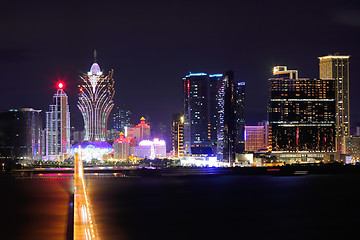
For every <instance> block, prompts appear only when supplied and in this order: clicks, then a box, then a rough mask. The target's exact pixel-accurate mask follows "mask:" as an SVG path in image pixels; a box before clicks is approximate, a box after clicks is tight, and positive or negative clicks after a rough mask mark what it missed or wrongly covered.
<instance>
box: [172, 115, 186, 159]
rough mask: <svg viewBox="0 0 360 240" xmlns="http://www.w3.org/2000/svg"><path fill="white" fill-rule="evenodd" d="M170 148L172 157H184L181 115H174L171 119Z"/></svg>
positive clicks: (182, 119)
mask: <svg viewBox="0 0 360 240" xmlns="http://www.w3.org/2000/svg"><path fill="white" fill-rule="evenodd" d="M172 148H173V156H174V157H177V158H181V157H183V156H184V117H183V116H182V114H181V113H174V114H173V118H172Z"/></svg>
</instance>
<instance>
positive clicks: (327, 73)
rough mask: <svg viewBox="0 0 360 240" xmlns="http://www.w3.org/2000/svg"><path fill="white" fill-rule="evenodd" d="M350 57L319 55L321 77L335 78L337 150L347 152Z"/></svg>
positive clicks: (326, 78) (324, 78)
mask: <svg viewBox="0 0 360 240" xmlns="http://www.w3.org/2000/svg"><path fill="white" fill-rule="evenodd" d="M349 58H350V56H343V55H339V54H334V55H328V56H324V57H319V61H320V62H319V72H320V79H323V80H330V79H333V80H335V120H336V128H335V134H336V138H335V141H336V151H339V152H340V153H342V154H346V137H348V136H349V135H350V107H349Z"/></svg>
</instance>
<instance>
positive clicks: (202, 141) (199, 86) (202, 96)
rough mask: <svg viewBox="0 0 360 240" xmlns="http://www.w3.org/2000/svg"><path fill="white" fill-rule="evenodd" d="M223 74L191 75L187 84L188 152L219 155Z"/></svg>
mask: <svg viewBox="0 0 360 240" xmlns="http://www.w3.org/2000/svg"><path fill="white" fill-rule="evenodd" d="M221 77H222V74H209V75H208V74H207V73H190V74H188V75H186V76H185V77H184V78H183V83H184V153H185V154H215V152H216V146H217V130H216V126H217V118H218V100H217V92H218V89H217V88H218V82H219V79H220V78H221Z"/></svg>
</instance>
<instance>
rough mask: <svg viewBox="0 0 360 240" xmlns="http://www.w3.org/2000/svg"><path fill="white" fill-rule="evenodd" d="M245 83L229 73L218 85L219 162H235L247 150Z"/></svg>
mask: <svg viewBox="0 0 360 240" xmlns="http://www.w3.org/2000/svg"><path fill="white" fill-rule="evenodd" d="M244 102H245V82H238V81H235V79H234V73H233V72H232V71H228V72H226V73H225V74H224V76H223V77H222V78H221V79H220V81H219V84H218V106H219V108H218V123H217V134H218V135H217V136H218V137H217V139H218V142H217V156H218V159H219V160H224V161H227V162H230V163H231V162H234V161H235V159H236V155H237V154H241V153H243V152H244V150H245V138H244V131H245V119H244Z"/></svg>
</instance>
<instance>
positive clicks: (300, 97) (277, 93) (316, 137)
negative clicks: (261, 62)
mask: <svg viewBox="0 0 360 240" xmlns="http://www.w3.org/2000/svg"><path fill="white" fill-rule="evenodd" d="M284 70H286V67H285V69H284ZM287 72H288V71H281V70H277V71H274V75H275V77H274V78H270V79H269V95H270V102H269V106H268V120H269V150H270V151H272V152H275V153H276V152H278V153H281V152H335V150H336V147H335V137H334V136H335V82H334V80H332V79H327V80H323V79H308V78H297V74H290V73H287ZM296 72H297V71H296ZM279 76H280V77H279Z"/></svg>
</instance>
